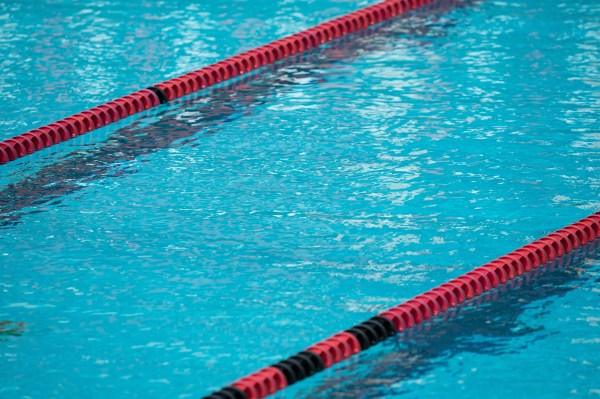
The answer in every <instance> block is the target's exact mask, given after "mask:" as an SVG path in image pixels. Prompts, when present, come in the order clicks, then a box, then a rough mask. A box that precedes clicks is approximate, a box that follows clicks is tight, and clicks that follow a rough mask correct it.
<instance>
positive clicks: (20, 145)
mask: <svg viewBox="0 0 600 399" xmlns="http://www.w3.org/2000/svg"><path fill="white" fill-rule="evenodd" d="M432 1H433V0H386V1H383V2H381V3H378V4H374V5H371V6H368V7H365V8H362V9H359V10H357V11H354V12H352V13H350V14H346V15H344V16H341V17H338V18H335V19H333V20H331V21H327V22H324V23H321V24H319V25H317V26H315V27H313V28H310V29H307V30H303V31H301V32H299V33H296V34H293V35H290V36H287V37H284V38H282V39H278V40H275V41H273V42H271V43H268V44H265V45H264V46H260V47H257V48H254V49H252V50H249V51H246V52H244V53H242V54H239V55H235V56H233V57H230V58H227V59H225V60H222V61H219V62H217V63H215V64H212V65H209V66H206V67H204V68H201V69H198V70H196V71H193V72H189V73H186V74H184V75H181V76H178V77H175V78H172V79H169V80H167V81H164V82H162V83H158V84H156V85H154V86H151V87H149V88H147V89H143V90H139V91H136V92H134V93H131V94H128V95H125V96H123V97H120V98H117V99H115V100H112V101H109V102H107V103H105V104H102V105H98V106H97V107H94V108H91V109H88V110H86V111H82V112H79V113H77V114H75V115H71V116H69V117H67V118H64V119H61V120H59V121H56V122H53V123H50V124H48V125H46V126H41V127H39V128H36V129H33V130H30V131H28V132H26V133H23V134H20V135H18V136H15V137H12V138H10V139H7V140H4V141H1V142H0V164H5V163H7V162H10V161H14V160H16V159H18V158H21V157H24V156H26V155H28V154H32V153H34V152H36V151H40V150H42V149H44V148H47V147H50V146H53V145H56V144H59V143H61V142H63V141H67V140H70V139H72V138H74V137H77V136H80V135H82V134H85V133H88V132H91V131H93V130H96V129H99V128H101V127H103V126H106V125H108V124H111V123H114V122H116V121H119V120H121V119H124V118H127V117H128V116H131V115H134V114H137V113H140V112H142V111H145V110H147V109H149V108H153V107H156V106H158V105H160V104H164V103H166V102H168V101H171V100H174V99H176V98H180V97H183V96H186V95H188V94H191V93H193V92H196V91H199V90H203V89H205V88H207V87H210V86H213V85H216V84H219V83H222V82H225V81H227V80H230V79H234V78H236V77H238V76H241V75H243V74H246V73H248V72H251V71H253V70H255V69H258V68H261V67H263V66H266V65H271V64H274V63H276V62H277V61H280V60H282V59H284V58H287V57H290V56H292V55H295V54H298V53H302V52H305V51H308V50H310V49H313V48H317V47H319V46H321V45H323V44H325V43H328V42H330V41H332V40H334V39H337V38H339V37H342V36H346V35H349V34H352V33H354V32H357V31H360V30H363V29H366V28H368V27H370V26H372V25H375V24H378V23H380V22H383V21H385V20H388V19H391V18H394V17H396V16H398V15H401V14H403V13H405V12H407V11H409V10H411V9H414V8H419V7H422V6H424V5H427V4H429V3H431V2H432Z"/></svg>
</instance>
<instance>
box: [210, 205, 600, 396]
mask: <svg viewBox="0 0 600 399" xmlns="http://www.w3.org/2000/svg"><path fill="white" fill-rule="evenodd" d="M597 239H600V212H597V213H594V214H593V215H590V216H588V217H586V218H584V219H581V220H580V221H578V222H575V223H573V224H570V225H568V226H566V227H564V228H562V229H559V230H556V231H555V232H553V233H550V234H548V235H547V236H545V237H543V238H540V239H539V240H537V241H534V242H532V243H529V244H526V245H524V246H522V247H521V248H519V249H517V250H515V251H513V252H511V253H509V254H507V255H503V256H501V257H499V258H498V259H496V260H493V261H491V262H489V263H486V264H485V265H483V266H480V267H477V268H475V269H473V270H472V271H470V272H468V273H465V274H463V275H462V276H459V277H457V278H455V279H453V280H450V281H448V282H446V283H443V284H441V285H439V286H437V287H435V288H432V289H430V290H429V291H426V292H424V293H422V294H420V295H417V296H415V297H414V298H412V299H409V300H408V301H406V302H403V303H401V304H399V305H396V306H394V307H392V308H390V309H388V310H386V311H384V312H382V313H380V314H379V315H377V316H375V317H373V318H372V319H370V320H368V321H366V322H364V323H361V324H359V325H357V326H355V327H353V328H351V329H349V330H347V331H344V332H340V333H337V334H335V335H333V336H331V337H329V338H327V339H325V340H323V341H320V342H317V343H316V344H314V345H312V346H310V347H309V348H307V349H306V350H305V351H303V352H300V353H298V354H296V355H294V356H291V357H289V358H288V359H286V360H283V361H281V362H279V363H277V364H274V365H272V366H269V367H266V368H263V369H261V370H259V371H257V372H255V373H252V374H250V375H248V376H246V377H243V378H241V379H239V380H237V381H235V382H234V383H232V384H231V385H229V386H227V387H225V388H223V389H221V390H220V391H218V392H215V393H213V394H211V395H209V396H206V397H205V398H204V399H261V398H264V397H265V396H268V395H271V394H273V393H275V392H277V391H280V390H282V389H283V388H285V387H286V386H288V385H291V384H293V383H295V382H297V381H300V380H302V379H304V378H306V377H309V376H310V375H312V374H314V373H316V372H319V371H321V370H323V369H324V368H328V367H331V366H332V365H334V364H336V363H339V362H341V361H343V360H345V359H347V358H349V357H350V356H352V355H355V354H357V353H358V352H360V351H361V350H365V349H367V348H369V347H370V346H371V345H374V344H376V343H378V342H381V341H383V340H385V339H387V338H388V337H390V336H392V335H394V334H396V333H397V332H401V331H403V330H405V329H407V328H411V327H413V326H416V325H418V324H421V323H423V322H424V321H426V320H428V319H431V318H433V317H435V316H437V315H438V314H440V313H442V312H445V311H447V310H448V309H450V308H452V307H456V306H457V305H459V304H462V303H464V302H466V301H468V300H470V299H472V298H473V297H476V296H479V295H481V294H483V293H484V292H487V291H490V290H492V289H494V288H496V287H498V286H499V285H500V284H504V283H506V282H507V281H509V280H512V279H514V278H516V277H518V276H520V275H522V274H524V273H527V272H530V271H533V270H535V269H537V268H538V267H540V266H542V265H544V264H546V263H548V262H551V261H553V260H555V259H557V258H560V257H562V256H563V255H566V254H568V253H570V252H572V251H574V250H576V249H578V248H580V247H583V246H585V245H587V244H589V243H592V242H594V241H595V240H597Z"/></svg>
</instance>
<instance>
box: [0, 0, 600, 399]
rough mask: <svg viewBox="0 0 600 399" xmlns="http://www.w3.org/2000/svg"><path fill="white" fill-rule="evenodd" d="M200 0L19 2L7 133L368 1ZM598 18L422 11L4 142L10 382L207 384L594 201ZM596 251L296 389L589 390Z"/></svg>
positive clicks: (140, 393) (545, 11)
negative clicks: (166, 100) (15, 143)
mask: <svg viewBox="0 0 600 399" xmlns="http://www.w3.org/2000/svg"><path fill="white" fill-rule="evenodd" d="M180 3H181V4H178V2H169V3H167V2H164V3H158V2H155V3H152V4H150V3H144V4H143V5H136V7H135V8H131V7H132V6H131V5H127V4H125V3H124V2H123V3H120V2H116V1H112V2H88V3H87V4H86V6H85V8H83V6H81V5H72V4H69V3H67V2H53V3H52V4H51V5H47V6H45V7H44V6H39V5H37V2H35V3H34V2H29V3H27V2H23V3H20V4H17V5H15V4H12V3H10V4H6V3H3V4H2V5H0V7H2V14H4V16H3V17H2V18H4V19H5V20H7V21H14V23H15V24H16V25H14V26H13V25H11V24H5V25H4V26H3V28H2V34H1V36H0V37H1V39H0V40H2V43H3V46H13V47H11V50H10V51H8V50H7V54H10V55H9V56H8V58H7V60H6V61H4V62H3V64H2V67H1V68H2V72H3V73H2V76H3V79H4V81H3V82H4V84H3V85H2V86H1V89H0V90H2V91H3V93H5V92H6V93H9V94H8V95H7V94H5V95H3V96H0V97H2V99H1V101H2V102H3V103H2V105H3V109H5V111H3V113H2V118H1V122H0V123H2V126H3V133H2V134H5V135H6V137H8V136H12V135H14V134H18V133H20V132H22V131H24V130H26V129H29V128H31V127H34V126H36V125H38V124H41V123H46V122H49V121H51V120H53V119H56V118H59V117H62V116H65V115H66V114H69V113H74V112H77V111H79V110H81V109H82V108H84V107H87V106H90V105H93V104H95V103H98V102H102V101H105V100H107V99H109V98H111V97H114V96H117V95H120V94H124V93H127V92H129V91H131V90H134V89H137V88H139V87H144V86H146V85H148V84H150V83H152V82H156V81H160V80H162V79H163V78H164V77H169V76H174V75H176V74H178V73H181V72H185V71H188V70H191V69H194V68H196V67H199V66H201V65H203V64H205V63H207V62H211V61H214V60H217V59H220V58H222V57H224V56H227V55H230V54H232V53H234V52H237V51H240V50H244V49H247V48H248V47H251V46H254V45H256V44H260V43H264V42H266V41H268V40H271V39H274V38H276V37H279V36H280V35H283V34H286V33H291V32H293V31H296V30H298V29H301V28H303V27H306V26H309V25H311V24H313V23H316V22H318V21H321V20H323V19H326V18H329V17H331V16H334V15H339V14H341V13H344V12H347V11H350V10H352V9H354V8H356V7H358V6H359V5H363V4H362V3H361V4H358V3H357V2H351V1H349V2H333V1H332V2H326V1H320V2H309V1H295V2H289V1H280V2H279V3H278V4H277V5H276V6H273V2H267V1H254V2H239V3H237V2H236V3H235V5H236V7H233V6H231V5H230V4H231V3H229V2H210V4H206V5H202V6H198V7H200V8H201V7H204V9H203V10H202V11H198V12H183V11H181V10H183V9H185V8H186V7H190V6H189V5H188V3H187V2H180ZM207 3H209V2H207ZM442 5H449V4H448V3H446V2H444V3H443V4H442ZM440 8H443V7H440ZM86 10H91V11H86ZM54 13H55V14H54ZM246 14H247V15H246ZM248 15H252V17H249V16H248ZM599 15H600V6H599V5H598V3H595V2H589V1H583V0H579V1H573V2H570V3H568V4H567V3H564V4H563V3H550V2H544V1H541V0H527V1H506V2H494V1H487V2H467V3H460V4H454V5H453V6H452V7H451V8H450V9H449V10H428V11H425V12H420V13H413V14H411V16H410V17H407V18H402V19H398V20H396V21H394V22H393V23H390V24H384V25H383V26H380V27H378V28H377V29H374V30H371V31H370V32H369V33H368V34H367V35H362V36H360V37H354V38H352V39H350V40H345V41H340V42H338V43H335V44H333V45H331V46H330V47H329V48H327V49H324V50H321V51H316V52H313V53H311V54H309V55H307V56H304V57H298V58H296V59H293V60H290V61H289V62H287V63H285V65H281V66H279V68H277V69H269V70H266V71H264V73H261V74H255V75H253V76H251V77H249V78H247V79H243V80H240V81H238V82H235V83H233V84H232V85H228V86H222V87H220V88H215V89H213V90H210V91H207V92H203V93H198V94H197V95H194V96H190V97H188V98H185V99H182V100H179V101H176V102H174V103H172V104H169V105H167V106H163V107H160V108H158V109H155V110H151V111H149V112H147V113H145V114H143V115H140V116H138V117H134V118H130V119H129V120H126V121H124V122H123V123H120V124H118V125H115V126H113V127H111V128H108V129H103V130H101V131H98V132H94V133H91V134H89V135H85V136H82V137H80V138H78V139H76V140H72V141H70V142H67V143H64V144H62V145H60V146H57V147H55V148H53V149H51V150H48V151H44V152H40V153H37V154H35V155H34V156H32V157H27V158H24V159H22V160H20V161H18V162H13V163H10V164H7V165H4V166H3V167H2V170H3V171H4V173H3V174H2V191H1V192H0V206H2V215H1V219H0V221H1V223H2V230H1V233H2V234H1V236H0V237H1V239H0V256H1V259H2V268H1V269H0V270H1V271H0V287H1V289H2V291H1V292H2V294H1V296H0V320H9V321H11V322H12V324H5V325H3V328H4V330H5V333H2V335H0V337H1V340H2V342H0V363H1V364H2V367H0V393H1V394H2V396H3V397H10V398H24V397H32V398H38V397H40V398H41V397H77V396H81V395H86V396H87V397H90V398H96V397H98V398H99V397H115V398H117V397H156V398H159V397H160V398H163V397H164V398H167V397H180V398H188V397H199V396H202V395H204V394H206V393H208V392H210V391H212V390H215V389H218V388H220V387H221V386H222V385H225V384H227V383H230V382H231V381H233V380H234V379H236V378H238V377H240V376H242V375H244V374H246V373H249V372H252V371H254V370H256V369H257V368H259V367H262V366H265V365H268V364H270V363H273V362H276V361H278V360H281V358H283V357H285V356H288V355H290V354H293V353H295V352H297V351H299V350H302V349H304V348H305V347H307V346H309V345H310V344H311V343H313V342H315V341H318V340H320V339H322V338H324V337H327V336H329V335H330V334H332V333H334V332H337V331H339V330H341V329H344V328H347V327H349V326H351V325H353V324H355V323H357V322H361V321H363V320H364V319H366V318H368V317H370V316H372V315H373V314H374V313H376V312H378V311H380V310H382V309H385V308H387V307H389V306H392V305H394V304H396V303H398V302H401V301H402V300H405V299H408V298H410V297H411V296H413V295H415V294H418V293H420V292H422V291H424V290H426V289H428V288H431V287H432V286H434V285H436V284H439V283H441V282H443V281H445V280H447V279H448V278H451V277H453V276H456V275H458V274H460V273H463V272H465V271H467V270H470V269H471V268H473V267H475V266H478V265H480V264H482V263H484V262H486V261H489V260H491V259H493V258H495V257H497V256H499V255H502V254H504V253H506V252H508V251H510V250H512V249H515V248H516V247H519V246H521V245H522V244H524V243H526V242H528V241H531V240H533V239H535V238H537V237H539V236H541V235H544V234H546V233H548V232H550V231H552V230H555V229H556V228H559V227H561V226H563V225H565V224H568V223H571V222H573V221H575V220H577V219H579V218H581V217H584V216H587V215H588V214H590V213H592V212H595V211H597V210H598V209H600V201H599V200H598V198H599V194H600V178H599V176H600V173H599V171H600V156H599V155H600V133H599V123H598V119H597V115H598V114H599V112H598V111H599V109H598V108H600V106H599V103H598V101H597V100H598V89H597V87H598V85H599V84H600V68H599V67H600V66H599V63H598V61H597V55H598V45H599V41H600V23H598V20H599V18H598V16H599ZM16 21H18V22H16ZM44 21H47V22H44ZM51 21H54V22H53V23H51ZM140 21H145V22H143V23H142V22H140ZM11 23H12V22H11ZM137 23H140V24H141V25H143V26H144V27H143V28H136V24H137ZM70 24H71V25H70ZM11 26H12V28H11ZM215 27H218V28H215ZM242 27H244V28H242ZM11 29H12V30H11ZM61 29H62V30H61ZM86 29H87V30H88V31H87V33H85V34H84V32H83V31H85V30H86ZM58 30H60V32H61V35H59V34H58V33H57V32H58ZM63 30H64V31H63ZM33 32H40V33H39V37H41V38H43V40H48V41H50V42H48V44H47V45H42V44H39V45H38V44H36V40H34V39H33V38H32V37H33ZM67 32H68V33H69V34H72V35H73V38H72V39H65V38H66V36H65V34H66V33H67ZM90 32H92V33H95V32H99V33H98V34H103V35H105V36H108V37H109V38H110V39H99V40H98V41H96V42H94V41H90V40H89V37H90ZM131 32H140V33H139V35H141V37H140V38H139V41H138V39H136V38H135V37H133V36H131V35H132V33H131ZM148 32H150V33H151V34H150V33H148ZM129 37H131V39H127V38H129ZM196 39H198V40H196ZM39 40H42V39H39ZM39 40H38V41H39ZM43 40H42V41H43ZM63 40H66V42H63ZM128 40H130V41H128ZM61 43H62V44H61ZM94 43H95V44H94ZM109 44H110V45H109ZM61 46H64V47H61ZM105 46H107V47H108V48H111V49H112V48H113V47H115V48H116V49H117V50H118V51H114V52H113V51H111V52H108V51H106V47H105ZM7 48H8V47H7ZM12 49H15V50H14V51H13V50H12ZM18 49H20V50H18ZM36 49H37V50H36ZM68 54H71V55H72V57H67V55H68ZM84 54H88V55H86V56H84ZM153 57H154V58H153ZM48 60H57V61H59V62H58V63H57V64H56V65H54V63H51V62H48ZM44 65H45V67H44ZM54 67H55V69H53V68H54ZM44 68H47V69H44ZM144 68H145V69H144ZM88 70H89V71H90V74H89V76H87V75H86V76H84V75H85V74H81V71H88ZM40 82H41V83H40ZM75 87H76V88H77V90H75V89H74V88H75ZM10 93H15V94H14V96H13V97H11V95H12V94H10ZM23 93H26V95H23ZM65 93H66V94H65ZM17 94H18V95H17ZM599 271H600V255H599V254H598V250H590V251H589V252H587V253H585V254H580V255H579V256H578V257H576V258H575V259H574V260H573V261H571V262H566V263H565V264H564V265H562V266H561V267H555V268H554V269H552V270H550V268H548V270H547V271H545V272H544V273H540V275H539V276H533V277H532V278H530V279H529V280H528V281H522V282H521V284H520V286H518V287H516V288H515V289H513V290H506V292H497V293H496V295H495V296H491V297H490V298H485V300H484V301H482V302H481V303H480V304H476V305H473V306H471V307H465V308H464V309H461V310H460V312H459V313H458V314H457V315H456V316H455V317H450V316H448V320H446V321H434V322H432V323H430V325H428V326H426V327H427V328H423V329H419V330H416V331H414V332H411V333H410V334H406V335H401V336H399V337H398V338H397V339H392V340H390V341H389V342H386V343H385V344H383V345H380V346H377V347H375V348H373V349H371V350H369V351H367V352H365V353H362V354H361V355H360V357H359V358H357V359H355V360H354V359H353V360H351V361H349V362H346V363H343V364H341V365H339V366H338V367H336V368H334V369H332V370H329V371H327V372H325V373H323V374H322V375H320V376H318V377H315V378H314V379H310V380H307V381H304V382H302V383H300V384H297V385H295V386H293V387H291V388H290V389H289V390H287V391H285V392H283V393H281V394H280V397H288V398H295V397H323V398H331V397H336V398H376V397H377V398H395V397H403V398H404V397H406V398H413V397H419V398H421V397H440V396H441V395H442V394H444V395H448V396H449V397H458V396H460V397H473V398H476V397H477V398H479V397H482V396H484V395H485V397H498V398H500V397H506V396H509V395H512V396H515V397H545V398H548V397H549V398H553V397H555V398H562V397H566V396H575V397H577V396H581V397H594V396H597V395H598V394H600V379H598V377H597V375H598V371H599V368H600V347H599V346H600V341H599V340H598V338H597V337H598V336H599V329H598V323H599V321H600V306H599V305H598V300H597V299H598V289H599V288H598V280H599V276H598V273H599ZM17 322H21V323H23V324H24V326H23V327H20V326H19V325H17V324H16V323H17Z"/></svg>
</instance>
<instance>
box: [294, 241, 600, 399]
mask: <svg viewBox="0 0 600 399" xmlns="http://www.w3.org/2000/svg"><path fill="white" fill-rule="evenodd" d="M599 247H600V240H596V241H595V242H593V243H591V244H589V245H588V246H587V247H585V248H580V249H578V250H577V251H574V252H573V253H571V254H570V255H567V256H565V257H563V258H561V259H558V260H556V261H554V262H552V263H550V264H548V265H545V266H544V267H541V268H539V269H537V270H535V271H533V272H531V273H529V274H527V275H525V276H522V277H520V278H518V279H515V280H513V281H512V282H509V283H508V284H506V285H505V286H503V287H501V288H499V289H496V290H494V291H492V292H490V293H487V294H485V295H482V296H481V297H479V298H476V299H474V300H472V301H471V302H470V303H467V304H465V305H463V306H461V307H460V308H458V309H455V310H452V311H450V312H447V313H446V314H445V315H444V316H443V317H440V318H437V319H436V320H434V321H431V322H428V323H426V324H425V325H423V326H419V327H417V328H414V329H411V330H408V331H407V332H405V333H403V334H399V335H398V336H397V337H395V338H392V339H390V340H388V341H387V342H386V343H384V344H380V345H381V347H374V348H373V349H371V350H369V351H368V352H366V353H364V354H361V357H360V358H359V359H358V360H357V361H356V362H352V361H348V363H349V364H348V365H341V366H340V367H338V368H337V369H336V370H334V371H332V373H331V374H332V375H330V376H324V377H323V382H322V384H320V385H318V386H313V387H308V388H305V389H303V390H302V391H301V392H299V393H298V394H296V395H294V396H293V397H296V398H300V397H302V398H335V399H342V398H343V399H350V398H361V399H366V398H381V397H386V396H388V395H389V396H392V395H402V394H405V393H408V392H409V390H408V389H406V388H397V387H394V386H395V385H397V384H398V383H399V382H401V381H403V380H407V379H414V378H419V377H420V376H424V375H426V374H427V373H429V372H430V371H431V370H433V369H434V368H436V367H439V366H441V365H442V366H443V365H444V364H445V363H446V362H447V361H448V360H449V359H452V358H456V357H457V356H459V355H460V354H461V353H478V354H487V355H502V354H505V353H513V352H518V351H521V350H523V349H524V348H525V347H526V344H524V345H523V346H522V347H519V346H515V345H514V344H515V340H514V338H519V337H521V338H528V339H529V341H530V342H532V341H533V340H538V339H544V337H545V336H547V334H549V333H544V328H543V327H536V328H533V327H530V326H528V325H526V324H525V323H523V322H521V321H520V320H519V317H520V316H521V315H522V314H523V313H524V312H525V311H526V310H527V309H530V308H532V304H533V303H534V302H538V301H542V300H547V301H548V300H553V299H556V298H560V297H563V296H565V295H566V294H567V293H569V292H571V291H573V290H575V289H577V287H578V286H580V285H581V284H582V283H583V282H584V281H585V280H589V279H591V278H593V276H592V275H591V274H589V273H586V271H587V269H589V268H590V267H591V266H590V263H591V262H590V260H596V259H598V258H599V257H600V250H599ZM535 307H536V308H537V309H539V310H538V311H539V312H542V313H547V311H545V310H544V308H545V306H544V305H541V306H540V305H539V304H536V305H535ZM534 333H535V334H534ZM309 384H310V383H309ZM286 397H292V395H289V396H286Z"/></svg>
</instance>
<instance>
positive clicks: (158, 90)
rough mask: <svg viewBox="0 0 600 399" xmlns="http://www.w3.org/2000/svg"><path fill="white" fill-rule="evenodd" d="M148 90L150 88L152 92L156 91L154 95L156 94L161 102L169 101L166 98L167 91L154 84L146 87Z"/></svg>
mask: <svg viewBox="0 0 600 399" xmlns="http://www.w3.org/2000/svg"><path fill="white" fill-rule="evenodd" d="M148 90H151V91H153V92H154V93H156V95H157V96H158V100H159V101H160V103H161V104H164V103H166V102H168V101H169V99H168V98H167V93H165V92H164V90H163V89H161V88H158V87H156V86H150V87H148Z"/></svg>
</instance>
